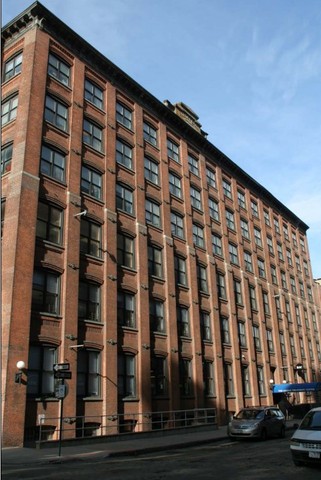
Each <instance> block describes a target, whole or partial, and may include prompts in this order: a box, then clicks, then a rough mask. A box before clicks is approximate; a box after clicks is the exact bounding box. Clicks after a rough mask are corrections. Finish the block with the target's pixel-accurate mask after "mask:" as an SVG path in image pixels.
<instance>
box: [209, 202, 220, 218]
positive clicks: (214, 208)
mask: <svg viewBox="0 0 321 480" xmlns="http://www.w3.org/2000/svg"><path fill="white" fill-rule="evenodd" d="M208 208H209V211H210V216H211V217H212V218H213V219H214V220H216V221H217V222H219V221H220V214H219V209H218V203H217V202H216V201H215V200H213V199H212V198H209V199H208Z"/></svg>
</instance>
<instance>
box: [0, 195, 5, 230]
mask: <svg viewBox="0 0 321 480" xmlns="http://www.w3.org/2000/svg"><path fill="white" fill-rule="evenodd" d="M5 212H6V199H5V198H1V216H0V219H1V238H2V237H3V228H4V217H5Z"/></svg>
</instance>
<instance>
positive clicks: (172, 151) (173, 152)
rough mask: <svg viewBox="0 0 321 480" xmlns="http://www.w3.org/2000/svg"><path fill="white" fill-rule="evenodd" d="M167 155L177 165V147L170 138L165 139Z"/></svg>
mask: <svg viewBox="0 0 321 480" xmlns="http://www.w3.org/2000/svg"><path fill="white" fill-rule="evenodd" d="M167 155H168V157H169V158H171V159H172V160H175V162H178V163H179V161H180V160H179V146H178V145H177V144H176V143H174V142H173V141H172V140H171V139H170V138H168V139H167Z"/></svg>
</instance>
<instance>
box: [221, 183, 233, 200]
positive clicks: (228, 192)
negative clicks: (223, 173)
mask: <svg viewBox="0 0 321 480" xmlns="http://www.w3.org/2000/svg"><path fill="white" fill-rule="evenodd" d="M223 194H224V196H225V197H227V198H232V187H231V183H230V182H229V181H228V180H226V179H225V178H223Z"/></svg>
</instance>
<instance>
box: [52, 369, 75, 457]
mask: <svg viewBox="0 0 321 480" xmlns="http://www.w3.org/2000/svg"><path fill="white" fill-rule="evenodd" d="M69 368H70V365H69V363H55V364H54V366H53V371H54V378H55V379H57V383H56V385H55V397H56V398H58V399H59V401H60V413H59V443H58V457H60V455H61V442H62V421H63V412H64V398H65V396H66V395H67V385H65V379H71V372H70V371H69Z"/></svg>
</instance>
